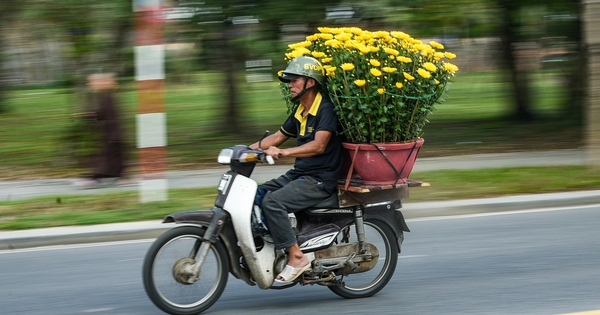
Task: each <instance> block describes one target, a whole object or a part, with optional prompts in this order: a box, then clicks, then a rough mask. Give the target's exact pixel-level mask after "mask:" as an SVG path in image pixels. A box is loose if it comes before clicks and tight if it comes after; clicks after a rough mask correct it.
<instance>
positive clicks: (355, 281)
mask: <svg viewBox="0 0 600 315" xmlns="http://www.w3.org/2000/svg"><path fill="white" fill-rule="evenodd" d="M346 228H349V229H350V233H349V235H350V238H349V239H348V240H343V239H342V234H343V233H340V236H338V243H339V244H342V243H346V242H347V243H352V242H356V241H357V236H356V228H355V226H354V224H352V225H349V226H347V227H346ZM365 241H366V242H367V243H371V244H374V245H375V246H376V247H377V249H379V259H378V261H377V264H376V265H375V267H374V268H373V269H371V270H369V271H366V272H361V273H356V274H350V275H344V276H343V278H342V279H343V282H344V285H343V286H329V287H328V288H329V289H330V290H331V291H333V293H335V294H337V295H339V296H341V297H343V298H346V299H356V298H363V297H369V296H372V295H374V294H376V293H377V292H379V291H381V290H382V289H383V288H384V287H385V286H386V285H387V283H388V282H389V281H390V280H391V279H392V276H393V275H394V272H395V271H396V265H397V263H398V247H397V245H396V237H395V234H394V232H393V231H392V229H391V228H390V227H389V226H388V225H387V224H386V223H384V222H382V221H379V220H366V221H365Z"/></svg>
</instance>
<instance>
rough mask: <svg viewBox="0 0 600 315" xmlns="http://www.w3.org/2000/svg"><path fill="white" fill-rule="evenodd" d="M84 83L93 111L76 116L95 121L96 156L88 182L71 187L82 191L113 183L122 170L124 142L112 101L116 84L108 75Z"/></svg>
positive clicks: (91, 77) (121, 174)
mask: <svg viewBox="0 0 600 315" xmlns="http://www.w3.org/2000/svg"><path fill="white" fill-rule="evenodd" d="M87 79H88V82H87V86H88V88H89V89H90V90H91V91H92V93H93V100H94V105H95V111H93V112H87V113H82V114H78V116H80V117H86V118H90V119H93V120H95V122H94V125H95V127H96V128H95V129H96V130H97V131H98V139H99V143H98V145H99V147H98V151H99V154H98V155H97V156H96V157H95V158H94V159H93V163H94V165H93V166H92V168H93V170H92V174H91V178H89V179H86V180H82V181H79V182H76V183H75V184H76V185H77V186H80V187H83V188H91V187H97V186H101V185H105V184H112V183H116V182H117V180H119V179H120V178H121V177H122V176H123V173H124V170H125V158H124V153H125V152H124V151H125V147H124V141H123V140H124V139H123V133H122V130H121V124H120V121H119V119H120V117H119V111H118V109H117V104H116V100H115V97H114V93H115V89H116V88H117V82H116V81H115V78H114V75H113V74H111V73H98V74H92V75H90V76H88V78H87Z"/></svg>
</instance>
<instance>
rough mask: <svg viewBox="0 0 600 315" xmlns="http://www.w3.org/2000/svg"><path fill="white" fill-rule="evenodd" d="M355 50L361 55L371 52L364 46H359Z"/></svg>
mask: <svg viewBox="0 0 600 315" xmlns="http://www.w3.org/2000/svg"><path fill="white" fill-rule="evenodd" d="M357 48H358V50H360V52H361V53H362V54H368V53H370V52H371V49H370V48H369V47H367V46H365V45H361V46H360V47H357Z"/></svg>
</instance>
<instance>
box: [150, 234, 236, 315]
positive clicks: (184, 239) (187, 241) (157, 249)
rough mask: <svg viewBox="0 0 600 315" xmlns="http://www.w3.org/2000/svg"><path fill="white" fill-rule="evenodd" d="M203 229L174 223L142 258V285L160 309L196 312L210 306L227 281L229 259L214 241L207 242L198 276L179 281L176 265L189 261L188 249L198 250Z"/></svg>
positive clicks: (179, 313)
mask: <svg viewBox="0 0 600 315" xmlns="http://www.w3.org/2000/svg"><path fill="white" fill-rule="evenodd" d="M202 235H204V229H202V228H199V227H194V226H182V227H176V228H173V229H171V230H168V231H166V232H165V233H163V234H162V235H161V236H159V237H158V238H157V239H156V241H154V243H152V245H151V246H150V248H149V249H148V252H147V253H146V257H145V258H144V265H143V271H142V277H143V281H144V288H145V289H146V293H147V294H148V297H149V298H150V300H152V302H153V303H154V304H155V305H156V306H157V307H158V308H160V309H161V310H163V311H165V312H167V313H169V314H175V315H190V314H198V313H201V312H203V311H205V310H207V309H208V308H209V307H211V306H212V305H213V304H215V302H217V300H218V299H219V297H220V296H221V294H222V293H223V291H224V290H225V285H226V284H227V278H228V272H229V259H228V256H227V251H226V249H225V246H224V245H223V244H222V243H221V242H216V243H214V244H212V245H211V246H210V249H209V251H208V254H207V256H206V259H205V260H204V263H203V264H202V269H201V270H200V278H199V279H198V280H197V281H195V282H194V283H191V284H187V283H182V282H181V281H178V280H177V278H176V276H175V270H176V269H177V268H176V267H177V266H178V265H179V264H180V263H181V262H185V263H190V262H193V261H194V260H193V259H192V258H188V256H193V254H192V255H190V253H191V252H192V251H193V249H194V248H195V250H196V251H197V250H198V248H199V247H200V244H201V243H202V242H205V240H204V239H203V237H202Z"/></svg>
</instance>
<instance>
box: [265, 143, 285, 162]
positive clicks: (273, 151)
mask: <svg viewBox="0 0 600 315" xmlns="http://www.w3.org/2000/svg"><path fill="white" fill-rule="evenodd" d="M284 153H285V151H284V150H282V149H280V148H278V147H275V146H270V147H269V148H268V149H266V150H265V154H267V155H270V156H272V157H273V158H274V159H275V160H278V159H279V158H282V157H284V156H285V154H284Z"/></svg>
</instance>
